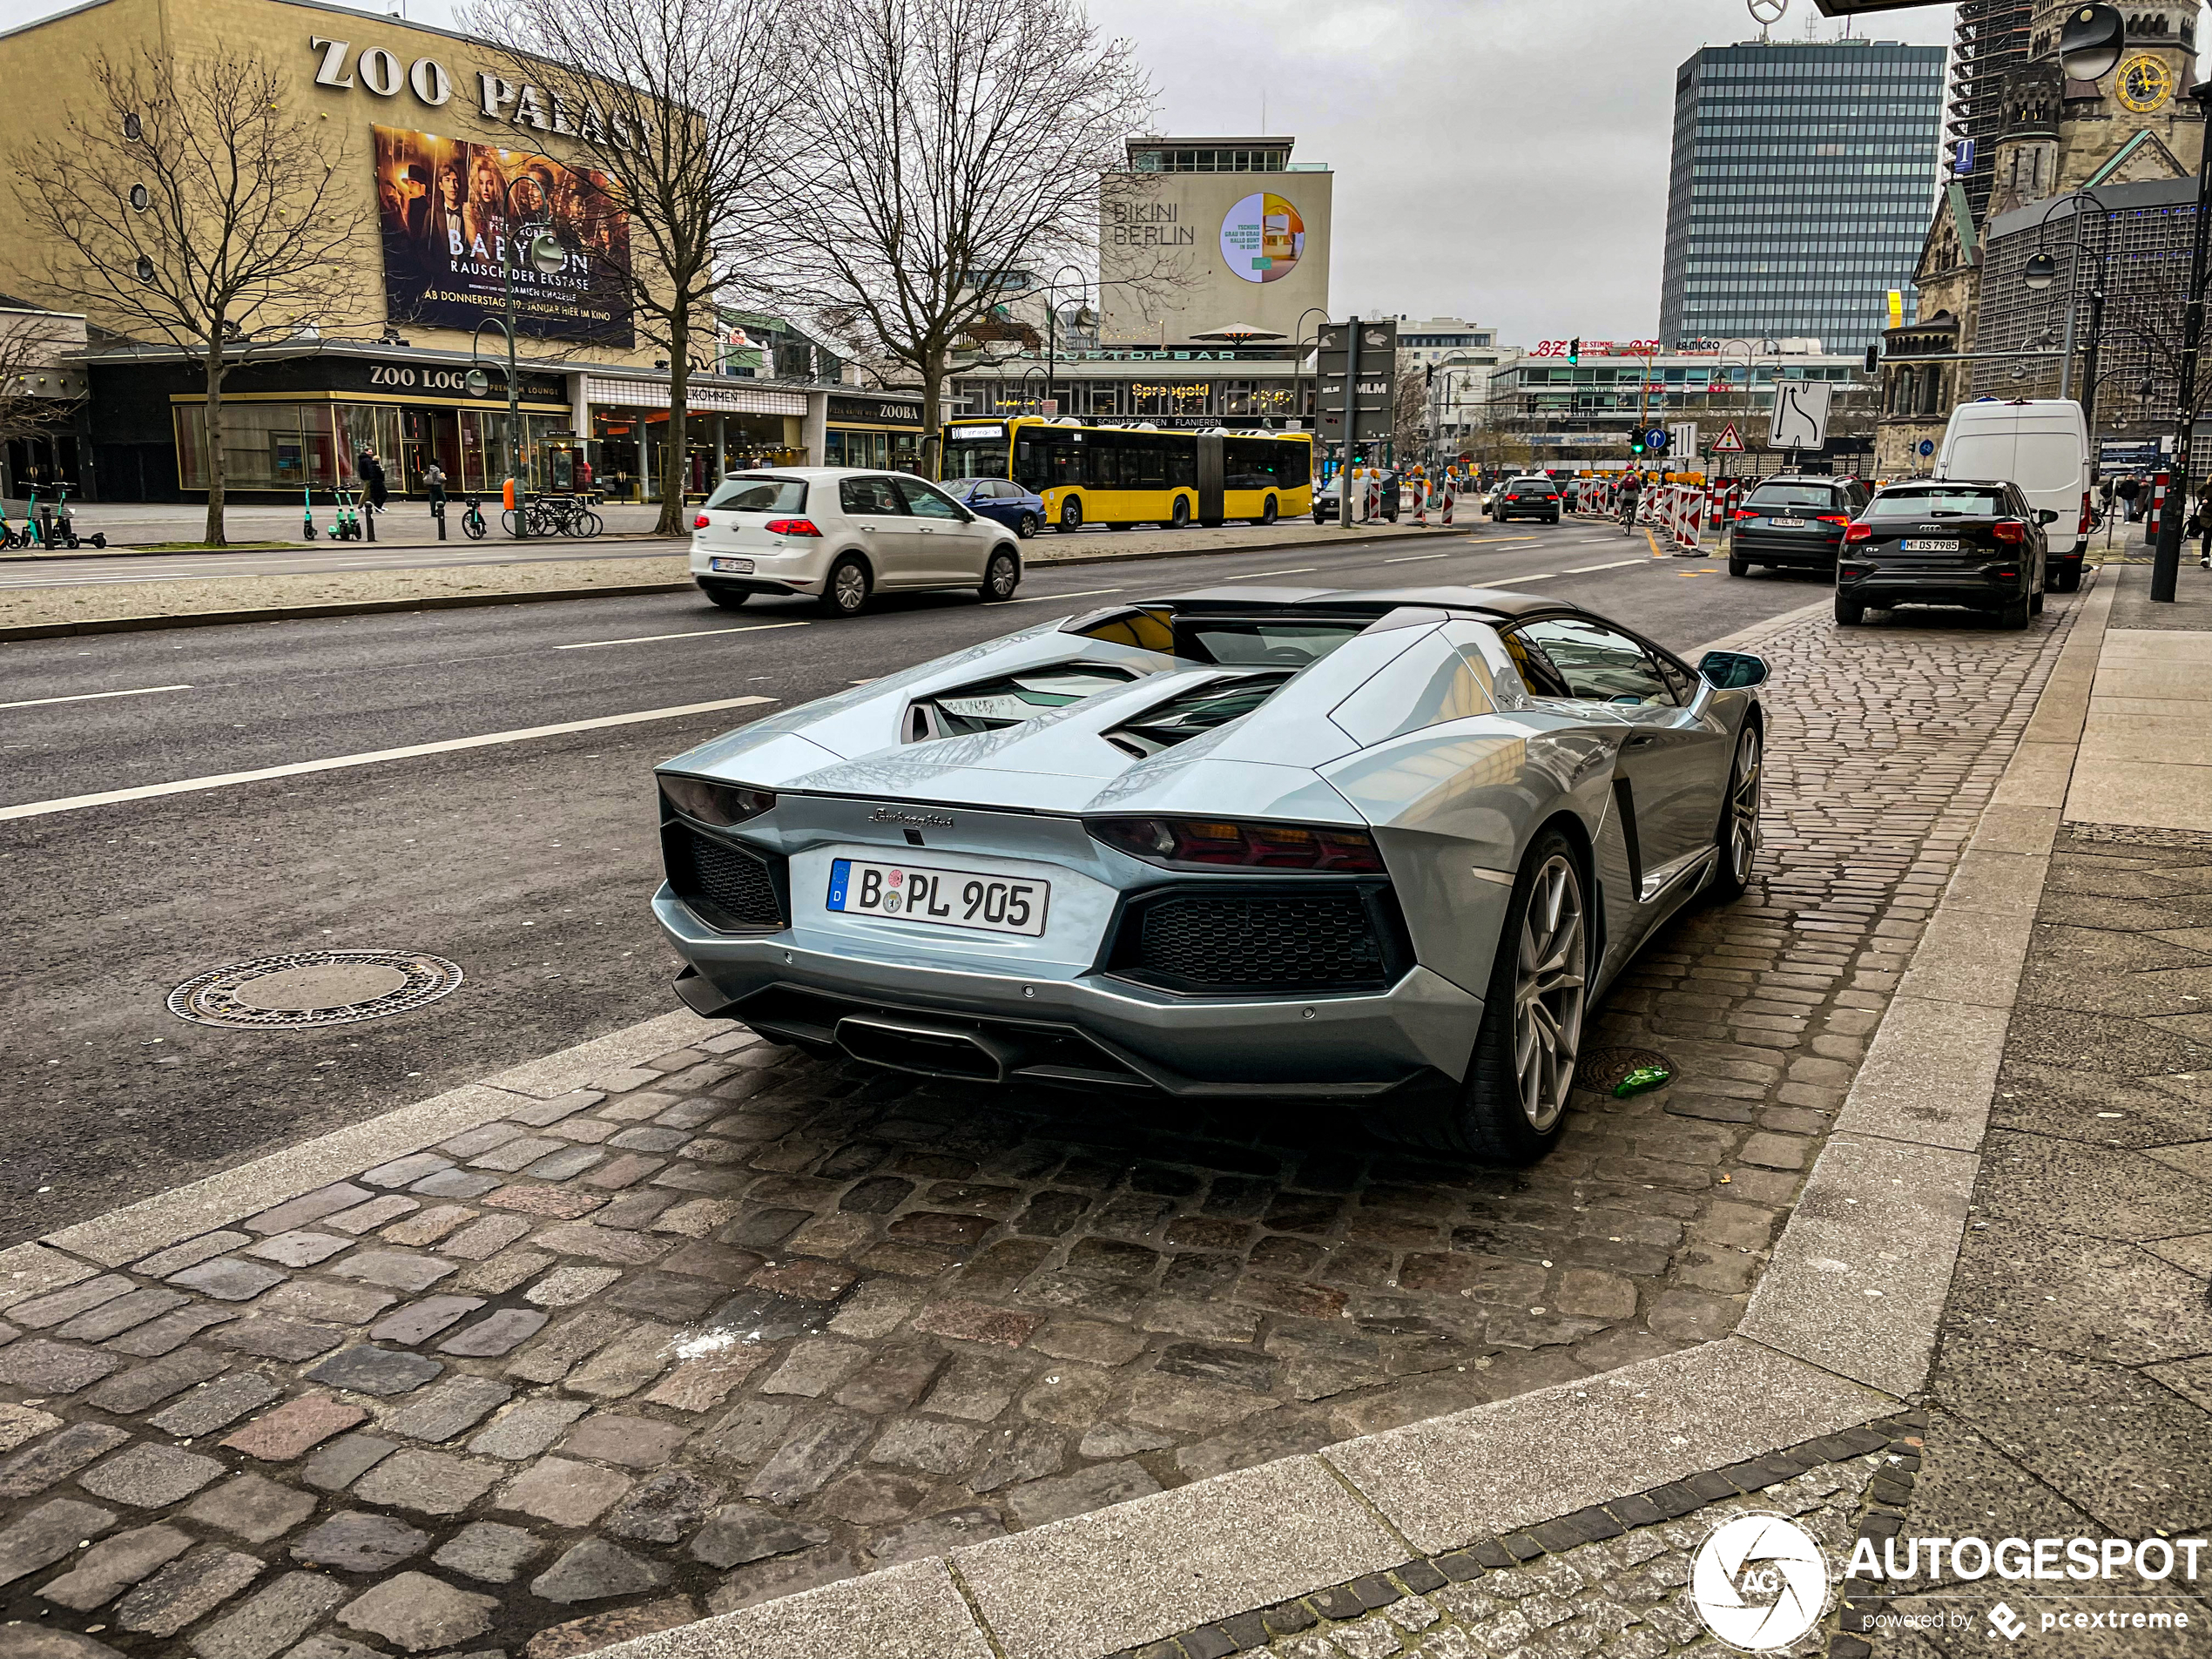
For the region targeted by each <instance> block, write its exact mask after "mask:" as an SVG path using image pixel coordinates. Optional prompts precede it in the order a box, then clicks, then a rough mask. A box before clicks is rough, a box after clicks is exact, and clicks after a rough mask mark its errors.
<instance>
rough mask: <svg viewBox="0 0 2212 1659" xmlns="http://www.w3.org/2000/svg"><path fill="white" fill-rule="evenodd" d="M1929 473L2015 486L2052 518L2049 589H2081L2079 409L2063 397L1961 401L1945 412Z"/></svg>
mask: <svg viewBox="0 0 2212 1659" xmlns="http://www.w3.org/2000/svg"><path fill="white" fill-rule="evenodd" d="M1935 475H1936V476H1937V477H1939V478H1943V479H1958V480H1962V481H1963V480H1967V479H1979V480H1982V481H1984V482H1996V481H1999V480H2003V481H2006V482H2011V483H2015V484H2018V485H2019V486H2020V493H2021V494H2022V495H2024V496H2027V500H2028V504H2029V505H2030V506H2031V507H2033V508H2035V509H2038V510H2040V511H2048V512H2054V513H2056V514H2057V515H2058V518H2057V519H2056V520H2055V521H2054V523H2052V525H2051V529H2050V536H2051V552H2050V562H2049V563H2048V565H2047V567H2046V568H2047V571H2048V577H2047V580H2048V583H2049V586H2050V588H2051V590H2052V591H2053V592H2054V593H2072V592H2074V590H2076V589H2078V588H2080V585H2081V556H2082V554H2083V553H2084V552H2085V551H2086V550H2087V548H2088V545H2089V428H2088V425H2087V422H2086V421H2083V420H2082V418H2081V406H2080V404H2079V403H2077V402H2075V401H2074V400H2073V399H2072V398H2070V397H2038V398H2018V399H2015V400H2014V401H2011V402H2009V403H2007V402H2000V401H1999V400H1997V399H1996V398H1993V397H1985V398H1982V399H1980V400H1979V401H1977V402H1973V403H1961V404H1960V405H1959V407H1958V408H1955V409H1953V410H1952V411H1951V424H1950V426H1949V427H1947V428H1946V429H1945V431H1944V435H1943V448H1942V450H1941V452H1940V453H1939V455H1937V456H1936V469H1935Z"/></svg>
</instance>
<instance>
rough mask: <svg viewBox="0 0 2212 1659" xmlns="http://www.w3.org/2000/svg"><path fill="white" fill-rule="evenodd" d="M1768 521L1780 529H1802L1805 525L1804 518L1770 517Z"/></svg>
mask: <svg viewBox="0 0 2212 1659" xmlns="http://www.w3.org/2000/svg"><path fill="white" fill-rule="evenodd" d="M1767 523H1770V524H1771V525H1773V526H1774V528H1775V529H1778V530H1801V529H1804V527H1805V522H1804V520H1803V519H1802V518H1770V519H1769V520H1767Z"/></svg>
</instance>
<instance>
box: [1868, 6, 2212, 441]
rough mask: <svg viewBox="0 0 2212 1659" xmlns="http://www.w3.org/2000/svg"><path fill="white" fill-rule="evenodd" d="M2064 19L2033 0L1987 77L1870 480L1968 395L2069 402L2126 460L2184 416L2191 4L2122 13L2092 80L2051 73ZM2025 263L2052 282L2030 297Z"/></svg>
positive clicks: (2195, 141) (2192, 118) (2056, 67)
mask: <svg viewBox="0 0 2212 1659" xmlns="http://www.w3.org/2000/svg"><path fill="white" fill-rule="evenodd" d="M1962 13H1963V9H1962ZM2065 13H2066V8H2065V7H2064V6H2063V5H2061V4H2059V3H2056V0H2033V7H2032V11H2031V15H2030V17H2029V29H2028V39H2027V48H2026V56H2025V57H2024V58H2022V59H2021V60H2020V61H2018V62H2016V63H2014V64H2012V65H2011V67H2010V68H2009V69H2008V70H2007V71H2006V72H2005V73H2004V74H2003V75H2002V77H2001V78H2000V79H1999V82H1998V85H1997V89H1996V91H1995V93H1994V94H1993V107H1992V108H1991V109H1990V110H1989V111H1987V112H1986V115H1987V119H1986V123H1985V125H1984V126H1983V128H1982V129H1981V132H1980V136H1979V138H1977V145H1976V153H1975V156H1974V158H1973V168H1972V170H1971V171H1970V172H1967V173H1966V175H1965V176H1964V177H1963V178H1958V179H1953V180H1952V183H1951V184H1950V185H1949V186H1947V187H1946V190H1945V191H1944V192H1943V195H1942V197H1941V198H1940V199H1939V201H1938V203H1937V207H1936V212H1935V215H1934V218H1933V219H1932V222H1931V223H1930V225H1929V226H1928V229H1927V232H1926V234H1925V238H1924V239H1923V242H1922V246H1921V253H1920V260H1919V267H1918V269H1917V271H1916V273H1915V280H1916V282H1917V284H1918V286H1919V291H1920V294H1921V307H1922V310H1921V316H1920V318H1919V320H1916V321H1915V322H1913V323H1912V324H1911V325H1909V326H1907V327H1904V328H1901V329H1894V330H1891V331H1889V332H1888V334H1887V335H1886V336H1885V347H1884V356H1885V362H1884V366H1883V376H1884V386H1883V393H1882V416H1881V421H1880V428H1879V432H1878V443H1877V458H1878V468H1879V469H1880V471H1881V473H1882V475H1884V476H1887V477H1900V476H1910V475H1913V474H1915V473H1920V472H1925V471H1926V470H1927V469H1929V468H1930V466H1931V465H1932V457H1933V455H1934V454H1935V452H1936V450H1937V448H1938V447H1939V445H1940V443H1941V441H1942V437H1943V432H1944V428H1945V427H1946V424H1947V423H1948V421H1949V419H1950V415H1951V411H1952V408H1955V407H1956V406H1957V404H1958V403H1959V402H1960V401H1964V400H1966V399H1969V398H1978V397H2000V398H2017V397H2057V396H2060V395H2066V396H2070V397H2074V398H2077V399H2079V400H2080V401H2081V402H2082V404H2083V407H2084V409H2085V412H2086V413H2087V415H2088V416H2089V419H2090V425H2091V430H2092V433H2093V435H2094V438H2095V440H2096V441H2097V442H2098V444H2099V446H2100V447H2102V446H2104V445H2114V446H2116V447H2118V448H2121V449H2127V450H2138V449H2140V448H2141V447H2142V446H2143V445H2144V444H2147V443H2148V444H2155V443H2156V442H2157V441H2158V440H2159V439H2160V438H2161V437H2162V436H2165V435H2170V434H2171V433H2172V432H2173V430H2174V428H2175V423H2176V421H2178V419H2179V417H2180V398H2179V387H2178V378H2177V369H2178V363H2177V361H2176V360H2177V358H2178V355H2179V348H2180V340H2181V333H2182V310H2183V302H2184V296H2185V294H2186V293H2187V289H2188V267H2189V258H2190V243H2191V239H2192V238H2193V235H2194V232H2195V212H2196V208H2195V197H2196V192H2195V172H2196V165H2197V158H2198V157H2199V155H2200V154H2201V153H2202V147H2203V141H2204V129H2203V118H2202V115H2201V113H2200V112H2199V111H2198V110H2197V109H2196V107H2195V104H2194V102H2193V101H2192V100H2191V99H2190V98H2188V96H2187V91H2188V87H2189V86H2190V85H2192V84H2194V83H2195V78H2196V51H2195V30H2196V20H2197V8H2196V7H2195V5H2194V4H2191V3H2188V0H2145V3H2139V4H2135V5H2131V6H2128V7H2126V8H2123V15H2124V16H2125V17H2126V18H2127V25H2128V27H2127V36H2126V39H2125V43H2124V44H2123V48H2122V51H2121V58H2120V62H2119V63H2118V64H2117V65H2115V66H2114V69H2113V70H2112V71H2110V72H2108V73H2107V75H2106V76H2105V77H2104V78H2102V79H2101V80H2099V81H2095V82H2088V81H2077V80H2071V79H2068V78H2067V76H2066V74H2065V72H2064V71H2063V70H2062V68H2061V67H2060V64H2059V60H2058V44H2059V37H2060V30H2061V28H2062V27H2063V24H2064V22H2065ZM1963 21H1964V19H1963V15H1962V24H1963ZM1977 181H1979V184H1980V185H1982V186H1983V187H1984V193H1983V197H1982V199H1983V201H1984V203H1985V204H1986V212H1981V211H1978V210H1977V207H1976V205H1975V194H1976V192H1975V185H1976V183H1977ZM2039 254H2042V255H2047V256H2048V257H2049V258H2050V259H2051V260H2054V262H2055V264H2056V266H2057V273H2056V278H2055V280H2054V281H2052V282H2050V283H2048V284H2047V285H2043V286H2039V287H2032V286H2030V284H2029V282H2028V280H2027V272H2028V264H2029V261H2030V260H2033V259H2035V258H2036V256H2037V255H2039ZM2097 295H2101V296H2102V300H2101V303H2100V302H2098V301H2097V300H2095V299H2094V296H2097Z"/></svg>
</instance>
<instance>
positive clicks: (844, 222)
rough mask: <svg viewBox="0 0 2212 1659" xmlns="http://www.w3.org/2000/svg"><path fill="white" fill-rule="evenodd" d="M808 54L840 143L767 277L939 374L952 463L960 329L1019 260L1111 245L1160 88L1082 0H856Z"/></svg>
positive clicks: (808, 79)
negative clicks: (1111, 229) (1127, 179)
mask: <svg viewBox="0 0 2212 1659" xmlns="http://www.w3.org/2000/svg"><path fill="white" fill-rule="evenodd" d="M793 57H794V60H795V61H798V62H800V63H803V64H805V70H804V71H803V72H802V73H800V74H799V75H796V76H794V79H796V80H798V81H799V82H801V83H803V84H804V85H805V89H806V94H807V97H808V100H809V109H810V125H812V126H813V129H814V130H815V131H816V132H819V133H821V134H822V135H823V137H824V143H823V145H822V148H821V152H820V155H819V158H818V160H817V162H816V164H815V165H814V166H813V168H811V169H810V170H809V171H808V172H807V173H806V175H805V176H803V177H800V178H797V179H793V180H792V192H791V200H790V202H789V204H788V208H787V212H786V225H787V232H788V233H787V235H786V238H785V239H783V240H782V241H781V242H780V243H779V244H778V246H777V248H776V250H775V258H774V260H773V262H772V266H770V267H769V268H767V269H765V270H764V271H762V272H760V273H759V284H760V286H761V287H762V288H763V289H764V291H765V293H766V294H767V295H768V296H770V297H771V298H772V299H773V300H779V301H780V302H782V303H785V304H793V305H798V306H800V307H805V308H806V309H809V310H811V311H813V313H814V314H816V315H817V316H819V318H820V319H821V320H823V322H824V324H825V326H826V327H828V328H830V329H831V331H832V332H833V333H836V334H846V335H853V336H859V337H861V338H864V339H865V340H866V341H867V343H868V344H870V345H872V346H873V347H877V348H879V349H880V351H881V352H882V353H883V354H885V355H886V356H887V357H889V358H890V359H892V360H893V361H895V362H897V363H899V364H900V365H901V366H902V367H903V368H907V369H910V370H912V371H913V372H914V374H916V375H917V376H918V377H919V378H920V380H921V394H922V410H921V416H922V424H923V431H924V437H923V461H922V468H923V470H924V471H925V472H926V473H927V474H929V475H932V476H934V475H936V473H937V471H938V464H937V439H938V432H939V429H940V428H941V425H942V422H943V418H944V391H945V381H946V378H947V375H948V371H949V368H950V363H951V357H952V353H953V348H954V343H955V341H958V340H959V338H960V337H961V334H962V333H963V332H965V331H966V330H967V329H968V326H969V325H970V324H972V323H974V322H975V321H977V320H980V319H981V318H982V317H984V316H985V315H986V314H988V312H989V311H990V309H991V307H994V306H995V305H998V304H1001V303H1003V301H1004V300H1005V299H1006V297H1007V293H1008V284H1007V281H1006V278H1007V277H1008V275H1010V274H1011V273H1015V272H1016V271H1035V270H1049V269H1051V268H1053V267H1054V266H1057V265H1058V264H1060V263H1061V262H1062V260H1072V261H1074V262H1076V264H1078V265H1083V266H1088V265H1089V264H1090V263H1091V262H1092V261H1094V260H1096V243H1097V236H1098V204H1099V179H1100V176H1101V175H1102V174H1103V173H1106V172H1110V171H1112V170H1114V169H1115V168H1117V167H1119V166H1121V165H1123V152H1122V147H1121V146H1122V141H1123V138H1126V137H1127V135H1128V134H1129V133H1130V132H1134V131H1136V130H1137V129H1138V128H1139V127H1141V126H1142V125H1143V120H1144V118H1145V116H1146V115H1147V114H1148V113H1149V111H1150V108H1151V93H1150V87H1149V86H1148V85H1147V84H1146V82H1145V80H1144V78H1143V73H1142V71H1140V70H1139V69H1138V67H1137V64H1136V53H1135V50H1134V48H1133V47H1132V46H1131V45H1130V43H1129V42H1127V41H1126V40H1119V39H1108V38H1105V37H1102V36H1101V35H1100V33H1099V31H1098V30H1096V28H1095V27H1094V26H1093V25H1092V24H1091V22H1090V20H1089V17H1088V16H1087V15H1086V14H1085V12H1084V10H1083V8H1082V0H853V3H852V4H851V5H849V6H846V7H842V8H833V9H830V10H828V11H827V13H826V15H825V16H824V17H823V18H822V19H821V21H820V23H819V25H818V26H817V27H816V29H815V30H813V33H812V34H811V35H810V36H809V37H808V39H807V41H806V50H805V51H794V52H793Z"/></svg>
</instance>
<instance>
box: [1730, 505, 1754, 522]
mask: <svg viewBox="0 0 2212 1659" xmlns="http://www.w3.org/2000/svg"><path fill="white" fill-rule="evenodd" d="M1729 516H1730V518H1733V519H1736V520H1737V521H1739V522H1740V521H1742V520H1743V519H1747V518H1757V516H1758V515H1757V513H1755V512H1753V511H1752V510H1751V509H1750V508H1748V507H1739V508H1737V509H1736V510H1735V511H1734V512H1733V513H1730V515H1729Z"/></svg>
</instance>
